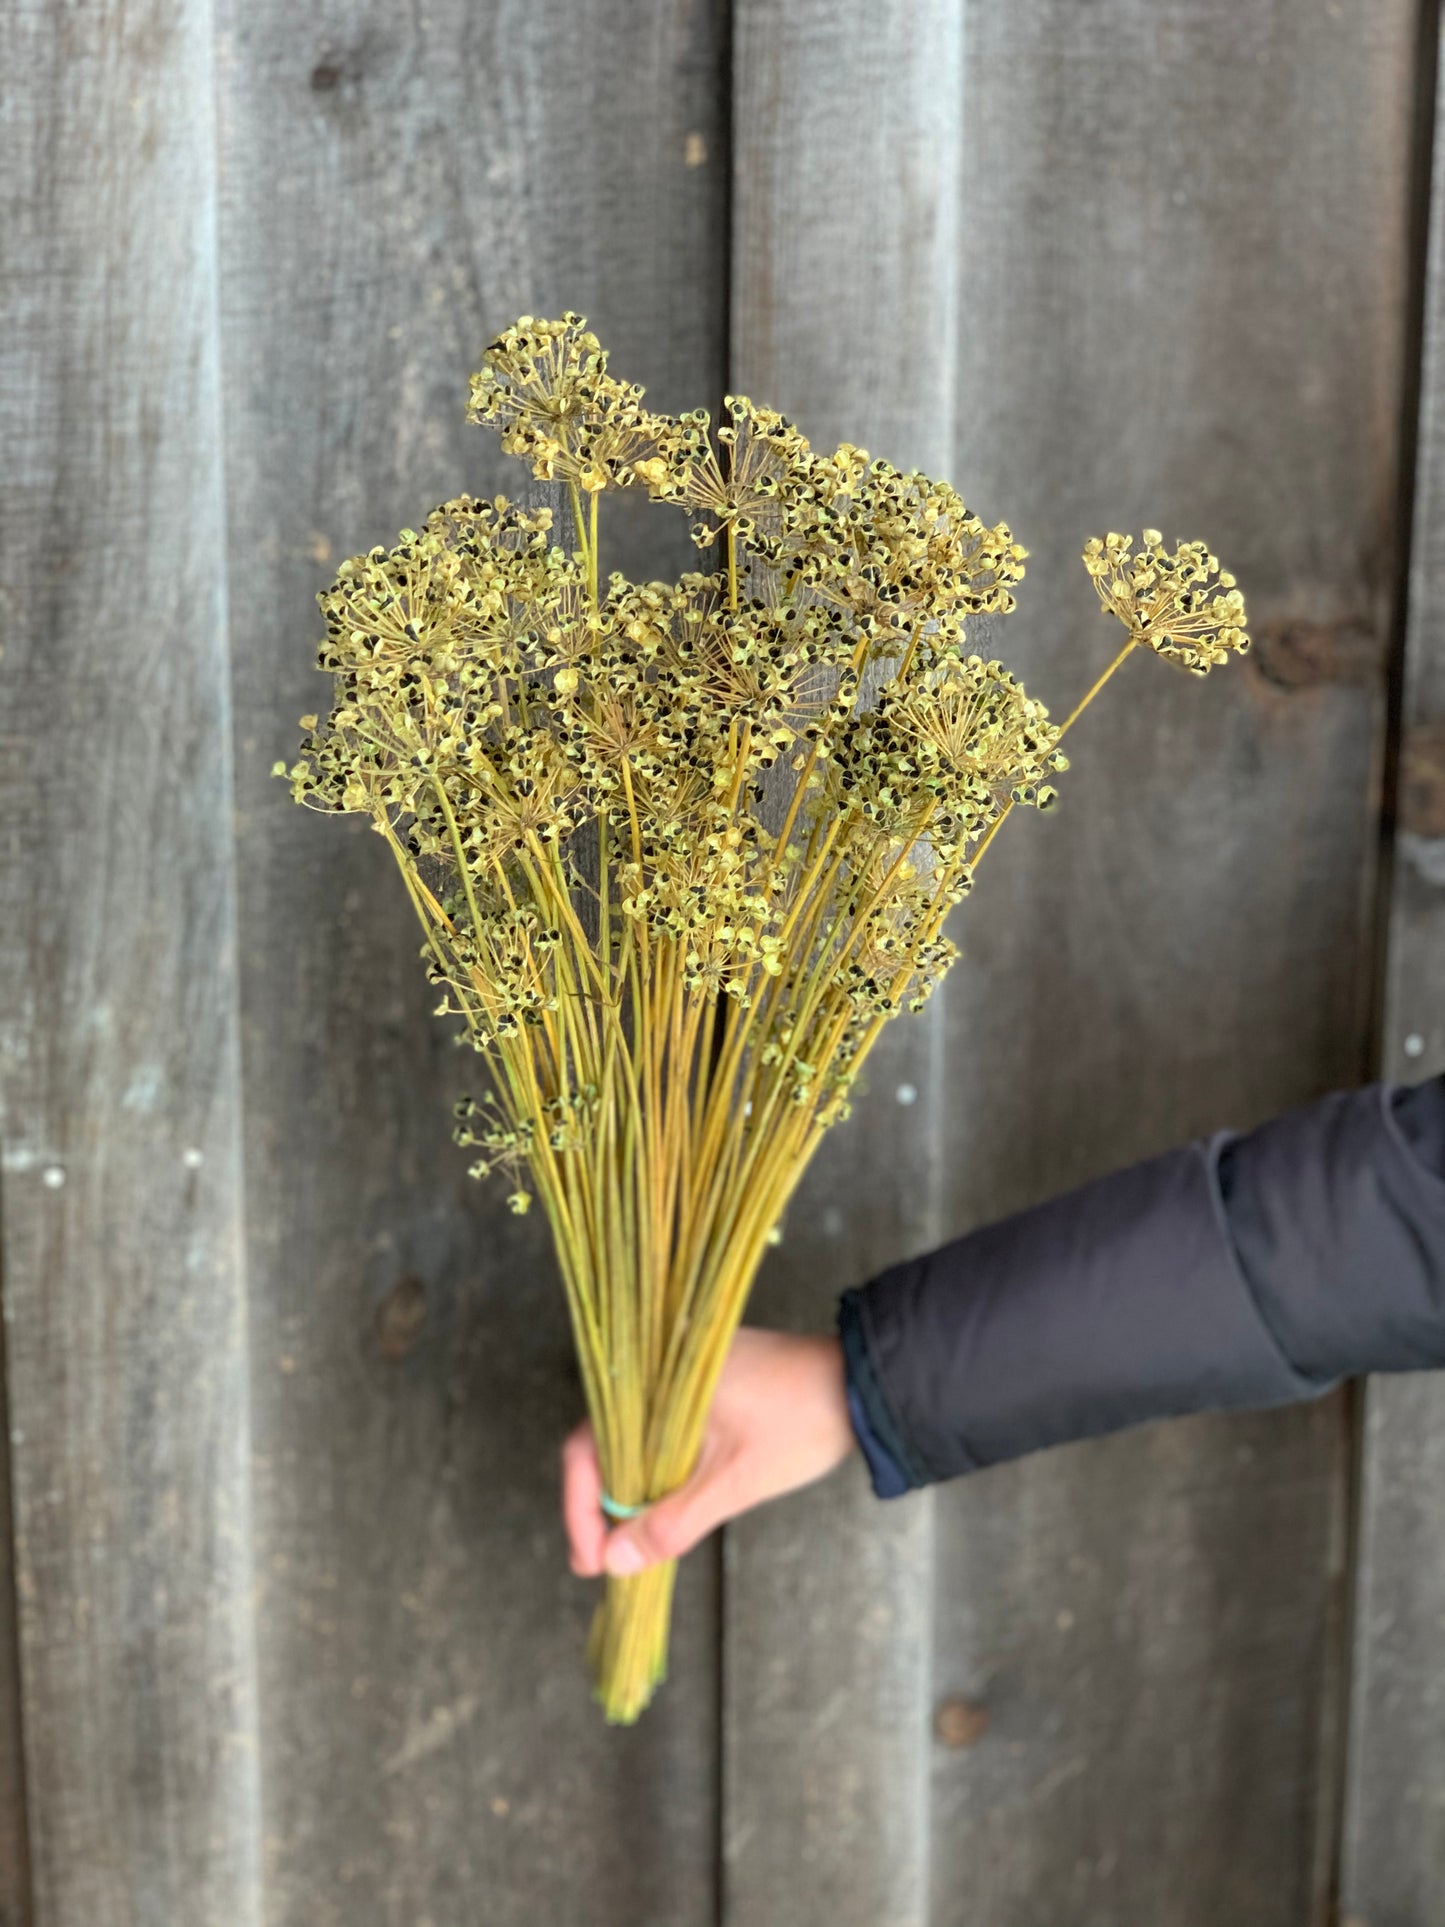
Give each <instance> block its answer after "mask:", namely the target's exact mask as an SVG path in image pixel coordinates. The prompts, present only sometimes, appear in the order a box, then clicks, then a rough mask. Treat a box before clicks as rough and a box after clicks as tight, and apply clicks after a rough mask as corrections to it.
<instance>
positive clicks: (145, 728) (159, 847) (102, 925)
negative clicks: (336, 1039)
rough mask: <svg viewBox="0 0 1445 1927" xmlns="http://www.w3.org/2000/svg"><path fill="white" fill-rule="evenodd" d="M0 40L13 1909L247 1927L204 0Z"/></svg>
mask: <svg viewBox="0 0 1445 1927" xmlns="http://www.w3.org/2000/svg"><path fill="white" fill-rule="evenodd" d="M6 27H7V30H8V31H7V36H6V66H7V79H8V81H9V82H10V86H9V89H8V98H7V108H6V117H5V121H4V135H3V139H4V143H5V165H4V168H3V170H0V178H3V181H4V188H3V194H4V211H3V219H4V229H5V234H6V244H5V251H4V260H3V268H0V274H3V289H4V311H5V315H6V327H5V331H4V337H3V349H0V354H3V364H0V410H3V432H4V441H5V447H6V450H7V459H6V462H5V468H4V475H3V478H0V550H3V556H0V583H3V594H4V601H5V612H4V628H5V655H4V660H3V663H0V678H3V695H0V704H3V709H0V715H3V720H0V825H3V830H0V1080H3V1105H4V1114H3V1134H4V1184H5V1195H4V1223H3V1237H4V1251H3V1266H0V1270H3V1291H4V1313H5V1320H6V1346H5V1350H6V1354H7V1358H6V1363H7V1373H8V1397H9V1420H10V1425H11V1428H12V1430H11V1447H12V1457H11V1473H12V1479H13V1487H14V1533H15V1560H16V1576H17V1586H18V1597H19V1614H20V1647H21V1656H22V1679H23V1693H24V1732H25V1758H26V1769H27V1781H28V1801H29V1817H30V1845H31V1854H32V1861H33V1876H34V1900H35V1917H36V1919H37V1920H38V1921H40V1922H42V1923H43V1924H44V1927H170V1924H171V1923H175V1922H180V1921H186V1922H197V1923H206V1927H210V1923H220V1922H225V1923H226V1927H231V1924H232V1923H235V1927H252V1924H253V1923H256V1922H258V1921H259V1919H260V1912H259V1885H258V1871H259V1869H258V1848H259V1839H258V1832H257V1815H258V1803H257V1791H256V1789H257V1759H256V1746H255V1737H256V1734H255V1694H254V1672H253V1652H252V1646H251V1629H252V1628H251V1611H252V1587H251V1567H250V1535H249V1505H248V1491H249V1451H248V1437H247V1358H246V1333H245V1322H244V1301H243V1295H242V1266H241V1252H240V1237H239V1209H240V1171H239V1161H238V1147H239V1125H238V1114H237V1098H238V1064H237V1024H236V1010H235V988H234V970H233V965H234V902H233V890H232V868H231V850H230V794H229V781H230V766H229V715H228V700H229V697H228V675H227V662H226V642H225V606H226V599H225V553H224V528H223V518H224V508H223V497H222V490H221V469H220V459H219V435H218V431H219V415H218V385H217V359H216V346H217V341H216V326H215V256H214V216H215V173H214V135H215V129H214V124H213V117H212V89H211V77H212V39H211V22H210V12H209V8H208V6H207V5H205V4H200V3H199V0H198V3H197V4H187V3H185V0H138V3H137V4H133V5H127V6H124V7H122V6H119V5H110V4H104V5H97V6H92V7H88V8H85V9H81V10H76V9H58V8H53V7H40V6H35V5H24V6H20V5H14V6H10V7H8V8H7V9H6Z"/></svg>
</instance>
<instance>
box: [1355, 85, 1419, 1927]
mask: <svg viewBox="0 0 1445 1927" xmlns="http://www.w3.org/2000/svg"><path fill="white" fill-rule="evenodd" d="M1434 149H1435V152H1434V168H1433V188H1432V198H1431V207H1430V222H1429V252H1428V259H1427V265H1426V302H1425V317H1424V341H1423V357H1424V359H1423V366H1422V384H1421V398H1420V416H1419V437H1418V444H1417V448H1416V464H1415V500H1414V514H1413V536H1412V542H1411V558H1410V564H1411V566H1410V582H1409V603H1408V608H1407V611H1406V650H1405V679H1404V690H1403V716H1402V724H1403V730H1402V740H1401V745H1400V757H1399V778H1398V785H1397V802H1396V814H1395V826H1394V827H1395V844H1394V861H1393V866H1392V872H1391V894H1390V910H1389V924H1388V944H1389V949H1388V964H1387V970H1386V983H1385V1009H1384V1032H1383V1061H1382V1075H1384V1076H1386V1077H1393V1078H1401V1079H1407V1080H1413V1079H1416V1078H1420V1077H1426V1076H1431V1075H1438V1074H1439V1073H1440V1072H1441V1071H1442V1070H1445V119H1440V118H1437V123H1436V129H1435V137H1434ZM1364 1409H1365V1428H1364V1438H1363V1464H1362V1468H1361V1480H1360V1526H1359V1535H1358V1537H1359V1558H1358V1576H1357V1584H1356V1598H1355V1627H1354V1651H1353V1659H1354V1680H1353V1694H1352V1708H1351V1718H1350V1750H1349V1763H1348V1777H1347V1783H1346V1813H1345V1843H1344V1844H1345V1851H1344V1867H1343V1875H1342V1892H1343V1906H1344V1910H1345V1913H1346V1914H1347V1915H1348V1916H1349V1917H1350V1918H1351V1919H1352V1920H1353V1921H1354V1922H1355V1923H1356V1924H1357V1927H1427V1923H1431V1922H1433V1921H1435V1920H1436V1919H1438V1918H1439V1914H1440V1906H1441V1895H1442V1893H1445V1680H1442V1673H1441V1666H1440V1653H1441V1630H1442V1627H1445V1520H1442V1516H1441V1505H1440V1495H1441V1493H1442V1491H1445V1385H1442V1383H1441V1382H1440V1380H1439V1378H1438V1377H1433V1378H1427V1377H1423V1376H1422V1377H1418V1378H1413V1377H1412V1378H1376V1379H1372V1380H1371V1381H1370V1383H1369V1384H1368V1386H1367V1387H1366V1388H1365V1394H1364Z"/></svg>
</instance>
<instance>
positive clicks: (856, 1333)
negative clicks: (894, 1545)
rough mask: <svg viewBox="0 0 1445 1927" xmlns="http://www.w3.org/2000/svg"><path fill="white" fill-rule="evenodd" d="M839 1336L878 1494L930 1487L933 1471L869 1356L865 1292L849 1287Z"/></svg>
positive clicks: (859, 1435) (856, 1429)
mask: <svg viewBox="0 0 1445 1927" xmlns="http://www.w3.org/2000/svg"><path fill="white" fill-rule="evenodd" d="M838 1336H839V1338H840V1339H841V1340H842V1343H843V1364H844V1372H845V1378H846V1383H847V1390H848V1417H849V1419H850V1420H851V1421H852V1425H853V1436H854V1438H856V1439H857V1441H858V1449H859V1451H861V1452H862V1454H863V1458H864V1461H865V1462H866V1464H867V1467H868V1476H869V1478H870V1479H871V1480H872V1482H873V1492H874V1496H875V1497H876V1498H879V1499H899V1498H902V1496H903V1494H904V1493H905V1492H911V1491H913V1490H914V1489H915V1488H916V1487H917V1486H920V1485H925V1484H926V1483H927V1481H928V1475H927V1473H926V1471H924V1469H923V1468H922V1467H921V1466H920V1465H918V1464H917V1462H916V1460H915V1459H914V1457H913V1455H912V1454H911V1453H910V1452H909V1450H908V1448H907V1446H906V1445H905V1443H904V1441H903V1436H902V1433H901V1432H900V1430H899V1428H898V1424H897V1421H896V1420H895V1418H894V1416H893V1414H892V1412H891V1411H890V1410H889V1408H888V1401H887V1399H886V1397H885V1396H884V1393H883V1388H882V1386H881V1385H880V1384H879V1383H878V1379H877V1377H876V1375H875V1374H874V1371H873V1365H872V1361H871V1360H870V1358H869V1356H868V1337H867V1331H866V1328H865V1323H864V1311H863V1294H862V1293H861V1292H860V1291H845V1292H844V1293H843V1295H842V1297H841V1298H840V1299H839V1301H838Z"/></svg>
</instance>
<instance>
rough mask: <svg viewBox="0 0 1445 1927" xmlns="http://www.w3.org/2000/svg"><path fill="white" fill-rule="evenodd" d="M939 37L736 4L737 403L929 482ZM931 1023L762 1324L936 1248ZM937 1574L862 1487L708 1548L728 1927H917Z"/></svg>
mask: <svg viewBox="0 0 1445 1927" xmlns="http://www.w3.org/2000/svg"><path fill="white" fill-rule="evenodd" d="M961 26H962V12H961V9H960V8H959V7H958V6H957V5H955V4H952V0H929V3H928V4H924V5H918V4H904V0H897V4H885V5H882V6H877V5H872V6H866V5H863V4H861V0H844V3H843V4H839V3H838V0H805V3H804V4H797V3H796V0H789V4H787V5H783V4H780V3H779V0H743V4H741V5H740V6H739V7H738V8H737V9H736V26H735V46H734V183H735V185H734V196H735V200H734V223H733V277H734V278H733V298H732V318H733V334H732V359H733V369H732V379H733V384H734V386H735V387H737V388H739V389H741V390H742V391H743V392H745V393H748V394H751V395H753V396H754V397H756V399H758V400H759V401H763V402H766V403H768V404H769V405H771V406H774V407H778V408H781V409H782V410H783V411H784V412H785V413H787V414H788V415H790V416H792V417H793V418H794V419H795V420H796V421H797V422H798V424H799V426H800V427H801V428H802V429H803V430H804V432H805V433H806V434H807V435H808V436H809V437H810V439H811V440H812V441H813V442H814V444H815V446H819V447H831V446H833V445H834V444H835V443H836V442H838V441H840V440H845V439H846V440H848V441H853V442H858V443H861V444H863V445H864V446H866V447H867V448H869V449H870V450H872V451H873V452H874V453H877V454H879V455H884V456H886V457H887V458H888V459H889V460H891V461H894V462H896V463H898V464H899V465H901V466H904V467H909V466H917V467H920V468H923V469H925V470H927V471H929V472H932V473H947V472H949V471H950V469H951V467H952V458H953V443H952V433H951V429H952V422H951V415H952V404H951V395H952V384H953V380H954V374H955V368H956V363H957V358H958V343H957V340H956V337H955V331H954V326H953V319H954V313H955V307H956V300H957V273H956V254H957V248H958V238H959V230H958V216H959V189H960V184H961V181H960V168H959V159H960V149H959V137H960V104H961V103H960V95H959V87H960V82H961V78H962V42H961ZM980 510H981V512H983V511H984V510H987V512H988V513H989V514H990V515H991V516H995V519H996V515H995V511H994V509H993V506H992V504H991V503H982V504H980ZM946 1001H947V993H946V992H940V993H939V994H938V995H937V996H936V997H935V998H934V1000H933V1001H932V1002H931V1003H930V1005H929V1007H928V1011H927V1013H926V1015H925V1016H923V1017H921V1018H909V1019H904V1020H900V1021H899V1022H898V1023H896V1024H895V1025H893V1026H892V1027H891V1028H890V1030H889V1032H888V1033H886V1035H885V1037H884V1038H883V1040H882V1041H881V1042H880V1044H879V1046H878V1048H877V1050H876V1051H875V1053H874V1056H873V1058H872V1059H871V1061H870V1066H869V1070H868V1072H867V1090H866V1094H864V1095H862V1096H860V1099H859V1101H858V1103H857V1105H856V1106H855V1116H854V1118H853V1120H852V1121H851V1122H850V1123H849V1124H847V1125H846V1126H844V1127H842V1128H841V1129H840V1130H838V1131H837V1132H835V1133H834V1134H833V1135H832V1136H831V1137H830V1138H829V1139H828V1140H826V1141H825V1144H824V1146H823V1148H822V1150H821V1152H820V1154H819V1157H818V1160H817V1164H816V1166H815V1168H814V1170H813V1172H812V1173H811V1174H810V1177H809V1178H808V1179H807V1180H806V1182H805V1184H804V1187H803V1189H802V1191H801V1192H800V1195H799V1199H798V1202H797V1204H796V1205H795V1206H794V1208H793V1210H792V1212H791V1213H790V1221H789V1225H788V1231H787V1237H786V1240H785V1243H784V1247H783V1249H782V1251H781V1252H780V1253H779V1256H778V1259H777V1260H776V1261H775V1262H774V1263H773V1264H772V1265H771V1266H770V1267H769V1270H768V1272H767V1274H766V1275H765V1277H764V1280H763V1282H762V1284H761V1286H760V1289H759V1295H758V1300H757V1305H756V1309H755V1311H754V1313H753V1314H752V1315H753V1316H755V1317H757V1318H758V1319H759V1320H761V1321H763V1322H768V1323H776V1324H793V1325H801V1326H819V1325H826V1324H827V1323H828V1321H829V1320H830V1319H831V1317H832V1311H833V1303H834V1300H835V1298H836V1293H837V1290H838V1288H839V1286H840V1285H842V1284H844V1283H847V1282H851V1281H854V1280H856V1279H858V1278H860V1277H863V1276H866V1275H867V1269H868V1268H869V1267H873V1266H877V1265H881V1264H883V1263H884V1262H886V1261H887V1260H888V1259H889V1258H890V1257H891V1256H893V1255H895V1254H897V1253H899V1252H901V1251H902V1250H904V1249H918V1248H920V1247H922V1246H924V1245H927V1244H928V1243H930V1242H934V1241H936V1240H937V1239H938V1238H939V1237H941V1236H942V1233H943V1229H944V1226H945V1223H946V1210H945V1207H944V1198H943V1191H942V1189H941V1178H942V1173H941V1167H940V1164H939V1156H938V1154H939V1149H940V1137H939V1132H940V1123H941V1119H940V1114H939V1109H938V1105H939V1101H940V1098H941V1097H942V1094H943V1087H942V1085H941V1083H940V1081H939V1080H938V1079H937V1078H936V1077H935V1076H934V1075H933V1074H932V1066H933V1063H934V1060H935V1058H936V1056H937V1054H938V1052H939V1051H940V1049H941V1048H942V1046H943V1041H944V1035H945V1006H946ZM920 1094H923V1095H922V1096H921V1097H920ZM932 1561H933V1523H932V1500H931V1498H929V1497H927V1496H921V1497H917V1498H911V1499H908V1500H906V1501H902V1502H900V1503H899V1504H898V1505H896V1506H893V1507H889V1508H886V1509H880V1508H879V1507H878V1506H877V1505H876V1504H875V1502H874V1501H873V1499H872V1497H871V1495H870V1494H869V1492H868V1490H867V1486H866V1481H865V1480H864V1479H863V1477H862V1476H861V1469H860V1468H858V1467H854V1468H850V1475H849V1476H848V1477H846V1478H844V1479H842V1480H839V1481H834V1482H831V1483H830V1484H829V1485H827V1486H825V1487H823V1488H820V1489H819V1490H817V1491H814V1492H809V1493H806V1494H803V1495H800V1496H799V1497H797V1498H794V1499H791V1500H789V1501H787V1502H785V1503H784V1504H782V1505H779V1506H775V1507H770V1508H768V1509H767V1510H766V1511H764V1512H763V1513H761V1514H759V1515H757V1516H755V1517H753V1518H750V1519H747V1520H745V1521H743V1522H741V1523H740V1524H739V1525H738V1526H736V1527H733V1528H730V1529H729V1532H728V1534H727V1550H726V1553H725V1565H724V1570H725V1575H726V1583H725V1593H724V1599H725V1606H724V1637H725V1665H724V1696H725V1709H726V1710H725V1735H726V1742H725V1764H724V1772H725V1791H724V1861H725V1872H724V1917H725V1919H726V1920H727V1921H728V1923H729V1927H771V1924H772V1923H774V1922H776V1921H779V1920H783V1919H786V1920H789V1921H791V1922H797V1923H799V1927H803V1923H811V1922H815V1921H816V1922H823V1921H828V1922H829V1923H835V1924H839V1927H841V1924H844V1923H854V1922H856V1923H858V1927H864V1923H866V1924H867V1927H877V1923H879V1922H884V1921H886V1922H888V1923H889V1924H890V1927H904V1924H905V1923H914V1922H917V1923H921V1922H923V1921H925V1920H926V1919H927V1917H928V1841H927V1829H928V1785H927V1773H928V1738H927V1736H928V1708H929V1681H930V1661H931V1644H932V1633H931V1617H932V1590H933V1582H932Z"/></svg>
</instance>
